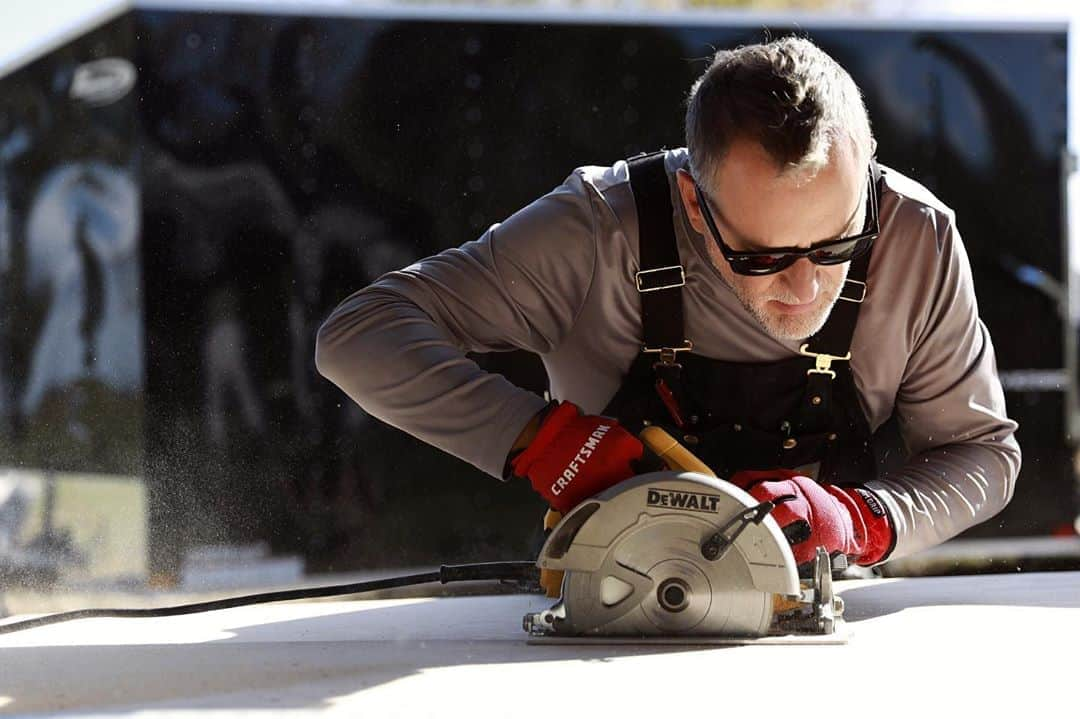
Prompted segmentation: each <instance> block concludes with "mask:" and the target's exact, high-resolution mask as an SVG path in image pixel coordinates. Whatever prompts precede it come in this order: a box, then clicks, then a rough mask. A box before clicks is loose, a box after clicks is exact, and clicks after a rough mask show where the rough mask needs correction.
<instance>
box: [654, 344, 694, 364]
mask: <svg viewBox="0 0 1080 719" xmlns="http://www.w3.org/2000/svg"><path fill="white" fill-rule="evenodd" d="M692 349H694V343H693V342H692V341H691V340H683V344H682V347H648V346H644V347H642V348H641V351H642V352H645V353H646V354H648V353H657V354H659V355H660V361H659V362H656V363H655V364H662V365H668V366H678V363H677V362H676V361H675V359H676V356H677V353H679V352H689V351H690V350H692ZM655 364H654V366H655Z"/></svg>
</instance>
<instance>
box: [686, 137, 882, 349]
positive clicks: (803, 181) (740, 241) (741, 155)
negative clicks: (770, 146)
mask: <svg viewBox="0 0 1080 719" xmlns="http://www.w3.org/2000/svg"><path fill="white" fill-rule="evenodd" d="M778 173H779V169H778V168H777V165H776V163H775V162H774V161H773V160H772V158H771V157H769V155H768V154H767V153H766V152H765V150H764V149H763V148H762V147H761V146H760V145H758V144H757V143H756V142H753V141H749V140H740V141H736V142H735V143H734V144H733V145H732V146H731V148H730V149H729V151H728V154H727V156H726V157H725V158H724V160H723V162H722V163H721V165H720V170H719V174H718V176H717V177H716V178H715V181H714V184H713V186H714V187H715V188H716V192H715V193H713V194H711V195H710V194H709V193H708V192H707V191H706V196H707V197H708V200H709V203H710V207H709V209H710V210H711V211H712V215H713V218H714V219H715V220H716V227H717V229H718V230H719V231H720V234H721V236H722V238H723V240H724V243H725V244H726V245H727V246H728V247H730V248H732V249H733V250H736V251H740V250H741V251H751V252H754V251H761V250H772V249H777V248H795V247H798V248H807V247H810V245H813V244H818V243H820V242H825V241H828V240H833V239H837V238H839V237H842V236H845V235H851V234H854V233H856V232H858V231H859V229H861V228H862V226H863V222H864V219H865V218H864V214H865V199H866V198H865V188H866V185H867V183H866V166H865V165H864V164H861V163H860V162H859V161H858V159H857V158H856V156H855V152H854V150H853V148H852V147H851V146H850V143H848V142H845V141H838V142H835V143H833V148H832V151H831V153H830V155H829V163H828V165H826V166H825V167H824V168H822V169H821V170H820V171H819V172H818V173H817V174H815V175H814V176H813V177H806V176H800V175H799V174H797V173H793V174H786V175H779V174H778ZM678 183H679V192H680V194H681V195H682V200H683V204H684V206H685V207H686V211H687V215H688V216H689V219H690V224H691V225H692V226H693V227H694V229H695V230H697V231H698V232H699V233H701V234H702V235H704V236H705V238H706V240H707V241H706V246H707V247H708V251H709V256H710V259H711V260H712V262H713V264H714V265H715V266H716V268H717V270H719V272H720V274H721V276H722V277H723V278H724V280H725V281H726V282H727V284H728V285H729V286H730V287H731V289H732V290H733V291H734V292H735V295H736V296H737V297H738V298H739V300H740V301H741V302H742V304H743V305H744V306H745V307H746V309H747V310H748V311H749V312H750V313H751V314H752V315H753V316H754V317H755V318H756V319H757V321H758V322H759V323H760V324H761V326H762V327H763V328H764V329H765V331H766V332H768V333H769V334H770V335H772V336H773V337H775V338H777V339H780V340H798V339H804V338H807V337H810V336H811V335H813V334H814V333H816V332H817V331H818V330H819V329H821V327H822V326H823V325H824V324H825V320H826V319H828V316H829V312H830V311H831V310H832V307H833V305H834V304H835V303H836V300H837V298H838V297H839V296H840V291H841V289H843V286H844V280H845V278H846V277H847V271H848V266H849V265H850V263H844V264H841V265H828V266H826V265H815V264H813V263H812V262H810V260H808V259H805V258H803V259H799V260H798V261H796V262H795V263H794V264H793V265H791V266H790V267H788V268H787V269H785V270H782V271H781V272H777V273H775V274H771V275H764V276H756V277H748V276H746V275H739V274H735V273H734V272H733V271H732V269H731V265H730V264H728V261H727V260H726V259H724V256H723V254H722V252H721V251H720V248H719V246H718V245H717V244H716V241H715V239H714V238H713V237H712V233H710V232H709V230H708V227H707V225H706V224H705V221H704V218H703V217H702V214H701V208H700V206H699V205H698V201H697V197H696V195H695V193H694V184H693V180H692V178H691V177H690V175H689V173H687V172H683V171H680V173H679V176H678ZM702 189H703V190H704V189H705V188H702Z"/></svg>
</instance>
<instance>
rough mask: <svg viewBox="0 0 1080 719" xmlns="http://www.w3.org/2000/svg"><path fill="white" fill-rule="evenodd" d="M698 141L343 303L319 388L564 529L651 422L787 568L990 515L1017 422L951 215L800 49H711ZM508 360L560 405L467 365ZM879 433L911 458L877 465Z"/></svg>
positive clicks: (693, 129)
mask: <svg viewBox="0 0 1080 719" xmlns="http://www.w3.org/2000/svg"><path fill="white" fill-rule="evenodd" d="M686 139H687V149H686V150H674V151H668V152H665V153H660V154H656V155H653V156H646V157H643V158H635V159H632V160H631V161H629V162H618V163H616V164H615V165H614V166H612V167H584V168H580V169H578V170H576V171H575V172H574V173H573V174H572V175H570V177H568V178H567V179H566V181H565V183H564V184H563V185H562V186H560V187H559V188H557V189H555V190H554V191H553V192H551V193H550V194H548V195H546V196H544V197H542V198H540V199H538V200H536V201H535V202H533V203H532V204H530V205H529V206H528V207H526V208H524V209H523V210H521V211H519V212H518V213H516V214H515V215H513V216H512V217H510V218H509V219H508V220H507V221H505V222H504V223H502V224H500V225H496V226H494V227H492V228H491V229H490V230H488V231H487V232H486V233H485V234H484V235H483V236H482V237H481V238H480V239H479V240H476V241H475V242H469V243H467V244H465V245H463V246H462V247H460V248H458V249H451V250H447V251H445V252H443V253H441V254H439V255H436V256H434V257H431V258H428V259H426V260H423V261H421V262H419V263H417V264H414V265H412V266H410V267H407V268H405V269H403V270H401V271H399V272H392V273H390V274H388V275H385V276H384V277H382V278H381V279H380V280H378V281H377V282H375V283H374V284H373V285H371V286H370V287H368V288H366V289H364V290H361V291H360V292H357V293H356V294H354V295H352V296H351V297H349V298H348V299H347V300H345V302H344V303H342V305H341V306H339V307H338V308H337V309H336V310H335V311H334V313H333V314H332V315H331V317H330V318H329V319H328V320H327V321H326V323H325V324H324V325H323V327H322V329H321V331H320V334H319V340H318V346H317V356H316V360H317V363H318V367H319V369H320V371H321V372H322V373H323V374H324V375H325V376H326V377H328V378H329V379H331V380H332V381H334V382H335V383H336V384H338V385H339V386H340V387H341V388H342V389H343V390H344V391H345V392H347V393H348V394H349V395H350V396H351V397H352V398H353V399H354V400H355V401H356V402H358V403H359V404H360V405H361V406H362V407H363V408H364V409H365V410H366V411H368V412H370V413H371V414H373V415H375V416H377V417H379V418H381V419H383V420H385V421H386V422H388V423H390V424H393V425H395V426H397V427H400V428H402V429H404V430H406V431H408V432H410V433H412V434H414V435H415V436H417V437H419V438H421V439H423V440H425V441H427V442H429V443H431V444H433V445H436V446H438V447H440V448H442V449H444V450H446V451H447V452H450V453H452V454H454V455H456V456H458V457H461V458H463V459H465V460H467V461H469V462H471V463H473V464H474V465H476V466H477V467H480V468H481V469H483V470H485V471H487V472H488V473H490V474H492V475H495V476H499V477H504V478H509V477H511V476H517V477H527V478H528V479H529V481H530V482H531V483H532V485H533V487H534V488H535V489H536V490H537V491H538V492H539V493H540V494H541V495H542V496H543V497H544V498H545V499H547V500H548V502H549V503H550V504H551V505H552V506H553V507H554V508H556V509H558V510H560V511H566V510H568V509H570V508H572V507H573V506H575V505H576V504H577V503H578V502H580V501H581V500H583V499H584V498H586V497H589V496H591V495H593V494H595V493H596V492H599V491H601V490H602V489H604V488H606V487H608V486H611V485H613V484H615V483H617V482H619V481H621V480H623V479H625V478H627V477H630V476H632V475H634V474H635V473H638V471H639V470H641V469H643V468H644V467H645V466H646V463H645V460H647V459H648V458H647V457H646V456H645V455H646V453H645V452H644V451H643V448H642V445H641V443H640V442H639V441H638V440H637V439H636V436H635V434H636V432H637V431H638V430H639V429H640V428H641V427H642V426H644V425H646V424H657V425H661V426H664V427H666V428H668V429H669V430H671V431H673V432H674V433H675V436H676V437H678V438H679V439H681V440H682V441H684V442H685V443H686V444H687V445H688V447H689V449H691V450H692V451H694V452H695V453H696V454H698V456H700V457H701V458H702V459H703V460H704V461H705V462H706V464H708V465H709V466H710V467H712V468H713V469H714V470H716V471H717V473H718V474H719V475H720V476H723V477H726V478H728V479H730V480H731V481H732V482H734V483H736V484H738V485H739V486H742V487H743V488H745V489H747V490H748V491H749V492H750V493H751V494H752V495H753V496H755V497H756V498H758V499H759V500H766V499H774V500H778V501H780V500H781V498H784V499H783V501H782V502H781V503H780V504H779V506H778V507H777V508H776V509H775V510H774V512H773V516H774V517H776V519H777V521H778V522H779V523H780V525H781V526H783V527H790V525H798V526H797V527H796V529H798V530H799V531H797V532H791V531H789V532H787V534H788V536H789V537H791V538H792V541H793V550H794V554H795V557H796V559H797V561H799V563H800V564H802V563H805V562H807V561H809V559H810V558H811V557H812V556H813V551H814V547H816V546H825V547H826V548H827V549H828V550H829V551H830V553H832V554H840V553H842V554H845V555H847V556H848V557H849V558H850V559H852V560H853V561H855V562H857V563H859V564H863V565H872V564H876V563H879V562H881V561H884V560H885V559H888V558H896V557H901V556H904V555H907V554H910V553H912V552H915V551H918V550H921V549H924V548H926V547H929V546H932V545H935V544H937V543H939V542H941V541H944V540H945V539H947V538H949V537H952V536H954V535H955V534H957V533H959V532H960V531H962V530H964V529H966V528H968V527H970V526H972V525H974V524H976V523H978V522H982V521H984V520H986V519H988V518H989V517H991V516H993V515H994V514H996V513H997V512H998V511H1000V510H1001V508H1002V507H1004V506H1005V505H1006V504H1007V503H1008V501H1009V500H1010V498H1011V496H1012V493H1013V485H1014V482H1015V479H1016V476H1017V473H1018V471H1019V467H1020V451H1019V447H1018V446H1017V444H1016V442H1015V440H1014V439H1013V436H1012V435H1013V432H1014V431H1015V429H1016V424H1015V423H1014V422H1012V421H1011V420H1010V419H1008V417H1006V415H1005V403H1004V397H1003V393H1002V390H1001V385H1000V383H999V381H998V378H997V371H996V367H995V360H994V353H993V347H992V345H991V343H990V337H989V335H988V333H987V331H986V328H985V327H984V326H983V324H982V322H981V321H980V320H979V318H978V311H977V307H976V303H975V295H974V290H973V286H972V279H971V272H970V268H969V265H968V261H967V257H966V255H965V252H964V248H963V244H962V243H961V240H960V236H959V234H958V232H957V229H956V223H955V218H954V216H953V213H952V211H951V210H949V209H948V208H947V207H946V206H945V205H943V204H942V203H941V202H940V201H939V200H938V199H937V198H935V197H934V196H933V195H932V194H930V192H928V191H927V190H926V189H925V188H923V187H922V186H920V185H919V184H917V183H916V182H914V181H912V180H910V179H908V178H906V177H904V176H903V175H901V174H900V173H898V172H896V171H894V170H891V169H889V168H884V167H879V166H878V165H877V163H876V162H875V160H874V157H873V156H874V149H875V142H874V140H873V137H872V134H871V131H870V124H869V121H868V119H867V116H866V110H865V108H864V106H863V103H862V99H861V97H860V95H859V91H858V89H857V88H856V87H855V84H854V83H853V81H852V80H851V78H850V76H848V74H847V73H846V72H845V71H844V70H843V69H842V68H840V67H839V66H838V65H837V64H836V63H835V62H834V61H833V60H832V59H831V58H829V57H828V56H827V55H826V54H825V53H823V52H822V51H821V50H820V49H818V48H817V47H816V46H815V45H813V44H812V43H811V42H809V41H807V40H804V39H798V38H784V39H780V40H777V41H774V42H770V43H768V44H763V45H754V46H749V47H743V48H739V49H737V50H733V51H721V52H719V53H717V55H716V57H715V59H714V61H713V63H712V65H711V67H710V68H709V69H708V70H707V71H706V73H705V74H704V75H703V76H702V78H701V79H700V80H699V81H698V82H697V84H696V85H695V86H694V88H693V89H692V91H691V97H690V102H689V105H688V111H687V117H686ZM512 348H523V349H527V350H531V351H533V352H536V353H537V354H539V355H540V356H541V357H542V359H543V361H544V364H545V366H546V369H547V372H548V376H549V379H550V383H551V395H552V396H553V397H556V398H559V399H560V400H562V401H561V402H552V403H550V404H549V403H547V402H545V401H544V400H543V399H541V398H540V397H537V396H536V395H534V394H532V393H530V392H527V391H525V390H522V389H520V388H518V387H515V386H514V385H512V384H511V383H509V382H508V381H507V380H506V379H505V378H503V377H501V376H497V375H494V374H489V373H485V372H483V371H481V370H480V369H479V368H478V367H477V365H476V364H475V363H473V362H472V361H470V360H469V359H468V358H467V357H466V356H465V352H466V351H469V350H474V351H498V350H508V349H512ZM890 420H892V421H890ZM887 423H888V424H887ZM883 426H884V427H886V428H887V427H889V426H895V428H896V429H898V430H899V435H900V437H901V438H902V440H903V444H904V456H905V457H906V461H902V462H892V463H890V462H887V461H886V462H884V463H882V461H881V458H880V457H875V454H874V452H873V443H872V440H873V439H874V438H875V433H877V434H878V435H882V434H884V432H883V431H881V430H882V428H883ZM892 465H895V466H892Z"/></svg>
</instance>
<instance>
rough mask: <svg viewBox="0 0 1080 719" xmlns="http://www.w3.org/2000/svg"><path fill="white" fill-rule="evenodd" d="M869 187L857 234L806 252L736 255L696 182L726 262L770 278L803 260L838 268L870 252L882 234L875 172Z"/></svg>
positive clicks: (703, 210)
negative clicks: (725, 240)
mask: <svg viewBox="0 0 1080 719" xmlns="http://www.w3.org/2000/svg"><path fill="white" fill-rule="evenodd" d="M868 175H869V177H868V179H867V188H866V222H865V223H864V224H863V230H862V232H860V233H859V234H857V235H851V236H850V237H841V238H840V239H838V240H829V241H828V242H822V243H821V244H818V245H814V246H812V247H809V248H807V249H805V250H804V249H790V250H789V249H781V250H775V251H765V252H736V251H735V250H733V249H731V248H730V247H728V246H727V245H726V244H725V243H724V239H723V238H722V237H721V236H720V230H718V229H717V227H716V220H714V219H713V216H712V211H711V210H710V209H709V202H708V200H707V199H706V197H705V193H704V192H702V190H701V186H700V185H698V184H697V182H695V183H694V189H695V191H696V192H697V199H698V205H700V206H701V214H702V215H703V216H704V217H705V224H706V225H708V227H709V232H711V233H712V235H713V238H714V239H715V240H716V244H717V245H719V247H720V252H721V253H722V254H723V255H724V259H725V260H727V261H728V264H729V265H731V270H732V272H734V273H736V274H739V275H753V276H757V275H771V274H773V273H774V272H780V271H781V270H785V269H787V268H788V267H791V266H792V265H793V264H795V262H796V261H797V260H799V259H800V258H802V257H805V258H806V259H808V260H810V261H811V262H813V263H815V264H818V265H839V264H842V263H844V262H850V261H851V260H853V259H855V258H856V257H858V256H859V255H861V254H862V253H864V252H866V251H867V250H868V249H870V246H871V245H872V244H874V240H876V239H877V236H878V234H879V233H880V231H881V228H880V226H879V225H878V196H877V188H876V187H875V186H874V173H873V169H872V168H871V170H870V171H869V172H868Z"/></svg>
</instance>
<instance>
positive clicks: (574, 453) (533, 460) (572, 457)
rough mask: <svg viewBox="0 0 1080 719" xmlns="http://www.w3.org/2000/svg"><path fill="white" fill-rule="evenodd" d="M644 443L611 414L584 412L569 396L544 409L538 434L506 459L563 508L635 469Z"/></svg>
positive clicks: (538, 490) (564, 509)
mask: <svg viewBox="0 0 1080 719" xmlns="http://www.w3.org/2000/svg"><path fill="white" fill-rule="evenodd" d="M644 451H645V447H644V445H642V443H641V441H640V440H639V439H638V438H637V437H635V436H634V435H632V434H630V433H629V432H627V431H626V430H625V429H623V427H622V426H621V425H619V423H618V422H617V421H615V420H614V419H611V418H609V417H597V416H593V415H582V414H581V410H580V409H578V408H577V406H576V405H573V404H571V403H570V402H563V403H561V404H559V405H558V406H557V407H555V408H554V409H552V410H550V411H549V412H548V413H547V416H545V417H544V419H543V421H542V422H541V424H540V429H539V430H537V433H536V437H534V438H533V440H532V442H530V443H529V446H528V447H526V448H525V450H524V451H523V452H522V453H521V454H519V455H518V456H517V457H515V458H514V459H513V460H512V461H511V462H510V467H511V470H512V471H513V473H514V475H515V476H518V477H527V478H528V479H529V482H531V483H532V486H533V489H535V490H536V491H537V492H538V493H539V494H540V495H541V496H542V497H543V498H544V499H546V500H547V501H548V504H550V505H551V506H552V507H554V508H555V509H557V510H559V511H560V512H562V513H563V514H565V513H566V512H568V511H570V510H571V509H573V508H574V507H576V506H577V505H578V503H580V502H581V501H582V500H584V499H587V498H588V497H591V496H593V495H594V494H596V493H597V492H601V491H603V490H605V489H607V488H608V487H610V486H612V485H614V484H618V483H619V482H621V481H623V480H624V479H628V478H630V477H633V476H634V475H635V474H639V471H638V470H639V469H640V468H641V467H639V466H638V464H637V463H638V461H639V460H641V458H642V455H643V453H644Z"/></svg>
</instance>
